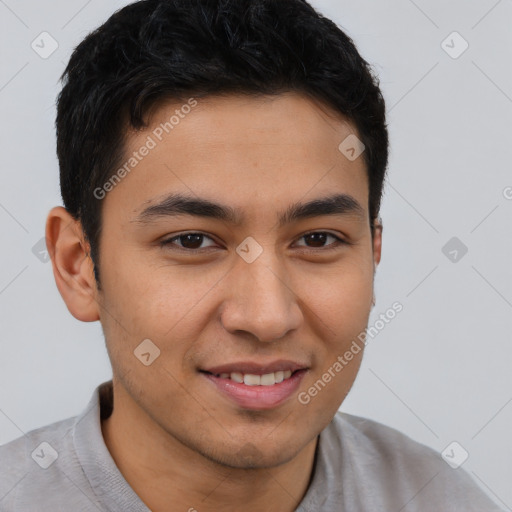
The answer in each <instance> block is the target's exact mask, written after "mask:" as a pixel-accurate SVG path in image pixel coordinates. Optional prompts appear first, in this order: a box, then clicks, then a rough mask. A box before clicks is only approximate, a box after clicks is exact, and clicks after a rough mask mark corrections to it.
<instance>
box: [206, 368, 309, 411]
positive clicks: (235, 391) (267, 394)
mask: <svg viewBox="0 0 512 512" xmlns="http://www.w3.org/2000/svg"><path fill="white" fill-rule="evenodd" d="M306 371H307V370H299V371H296V372H295V373H293V375H292V376H291V377H290V378H288V379H286V380H283V381H282V382H280V383H279V384H273V385H272V386H247V385H246V384H243V383H239V382H235V381H234V380H231V379H222V378H220V377H216V376H215V375H212V374H211V373H204V372H201V375H203V376H204V377H206V378H207V379H208V380H209V381H210V382H212V383H213V384H214V385H215V386H216V387H217V389H218V390H219V391H221V392H222V393H223V394H224V395H226V396H228V397H229V398H230V399H231V400H233V401H234V402H235V403H237V404H238V405H239V406H240V407H243V408H244V409H252V410H266V409H273V408H274V407H277V406H278V405H280V404H281V403H283V402H284V401H285V400H286V399H287V398H289V397H290V396H291V395H293V393H294V392H295V391H297V388H298V387H299V385H300V382H301V380H302V378H303V377H304V375H305V374H306Z"/></svg>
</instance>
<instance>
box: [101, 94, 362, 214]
mask: <svg viewBox="0 0 512 512" xmlns="http://www.w3.org/2000/svg"><path fill="white" fill-rule="evenodd" d="M354 135H358V134H357V130H356V128H355V126H354V125H353V124H352V123H350V122H349V121H348V120H346V119H345V118H343V116H341V115H339V114H335V113H334V112H333V111H332V110H330V109H329V108H328V107H326V106H325V105H323V104H322V103H319V102H317V101H314V100H311V99H309V98H307V97H305V96H303V95H300V94H298V93H286V94H280V95H276V96H257V97H254V96H245V95H244V96H240V95H239V96H235V95H231V96H217V97H207V98H204V99H194V98H188V99H185V100H184V101H182V102H176V101H173V102H165V103H161V104H160V105H159V106H158V107H157V108H155V109H154V110H153V112H152V114H151V116H150V118H149V125H148V127H147V128H146V129H144V130H142V131H138V132H131V133H129V134H128V136H127V139H126V148H125V160H124V162H123V163H122V164H121V166H124V168H125V171H126V172H124V173H122V174H123V175H124V177H123V179H122V180H120V182H119V183H118V184H116V186H115V187H114V189H113V190H112V191H111V192H109V194H108V196H107V202H109V203H113V202H115V203H116V205H117V206H118V207H119V208H121V209H124V210H126V209H129V210H130V212H131V214H136V213H140V212H141V211H143V210H144V209H145V208H147V207H148V205H151V204H153V203H154V202H156V201H158V200H159V199H161V198H162V197H163V196H165V195H166V194H169V193H176V192H177V193H181V194H186V195H188V196H197V197H201V198H205V199H214V198H219V197H222V198H224V203H226V199H227V200H228V201H227V202H229V203H230V204H231V205H232V206H233V208H237V209H244V210H252V211H253V213H256V212H258V211H259V212H260V213H262V209H265V208H268V207H269V206H273V205H276V207H277V208H278V209H279V210H280V211H281V210H282V209H283V206H285V207H286V206H287V203H288V202H289V200H290V199H291V200H293V202H297V201H299V200H300V199H304V200H311V199H314V198H315V197H321V196H325V195H327V194H332V193H333V192H339V193H347V194H350V195H352V196H354V197H355V199H356V200H357V201H358V202H360V203H361V205H362V206H363V207H364V208H366V207H367V198H368V195H367V194H368V190H367V176H366V166H365V163H364V160H363V157H362V155H361V156H360V157H359V158H356V159H355V160H350V159H348V158H347V157H346V156H345V154H344V153H343V152H342V151H340V144H342V142H343V141H344V140H345V139H346V138H347V137H349V136H352V137H354Z"/></svg>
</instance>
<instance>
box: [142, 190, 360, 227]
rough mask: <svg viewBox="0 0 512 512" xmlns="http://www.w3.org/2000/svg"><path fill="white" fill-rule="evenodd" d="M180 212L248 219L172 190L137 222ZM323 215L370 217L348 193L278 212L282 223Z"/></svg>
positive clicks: (238, 211) (228, 208) (233, 221)
mask: <svg viewBox="0 0 512 512" xmlns="http://www.w3.org/2000/svg"><path fill="white" fill-rule="evenodd" d="M178 215H192V216H195V217H205V218H211V219H217V220H222V221H225V222H229V223H231V224H235V225H239V224H241V223H242V222H243V220H244V215H243V212H242V210H241V209H239V208H233V207H231V206H227V205H223V204H220V203H215V202H213V201H210V200H208V199H204V198H196V197H190V196H186V195H183V194H170V195H168V196H166V197H165V198H164V199H163V200H162V201H161V202H159V203H157V204H153V205H150V206H148V207H147V208H145V209H144V210H143V211H142V212H141V213H140V214H139V215H138V216H137V217H136V218H135V219H134V222H137V223H142V224H145V223H149V222H152V221H154V220H158V219H159V218H162V217H163V218H165V217H173V216H178ZM322 215H342V216H354V217H356V218H358V219H359V220H364V219H365V218H366V212H365V210H364V208H363V207H362V206H361V204H360V203H359V202H358V201H357V200H356V199H355V198H354V197H352V196H350V195H348V194H336V195H332V196H328V197H323V198H318V199H314V200H312V201H309V202H307V203H294V204H292V205H290V206H289V207H288V208H287V209H286V211H284V212H281V213H280V214H279V215H278V219H279V220H278V226H279V227H283V226H285V225H287V224H291V223H293V222H296V221H299V220H301V219H307V218H311V217H318V216H322Z"/></svg>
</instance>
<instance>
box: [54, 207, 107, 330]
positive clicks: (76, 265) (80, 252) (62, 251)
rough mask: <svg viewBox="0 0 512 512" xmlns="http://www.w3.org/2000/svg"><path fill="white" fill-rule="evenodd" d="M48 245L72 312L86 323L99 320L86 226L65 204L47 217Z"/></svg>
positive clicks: (56, 280)
mask: <svg viewBox="0 0 512 512" xmlns="http://www.w3.org/2000/svg"><path fill="white" fill-rule="evenodd" d="M46 245H47V248H48V252H49V254H50V257H51V260H52V267H53V275H54V277H55V283H56V285H57V288H58V290H59V292H60V294H61V296H62V298H63V299H64V302H65V303H66V306H67V308H68V310H69V312H70V313H71V314H72V315H73V316H74V317H75V318H77V319H78V320H81V321H82V322H94V321H96V320H99V318H100V316H99V305H98V302H97V295H98V292H97V287H96V280H95V278H94V267H93V264H92V260H91V257H90V255H89V245H88V244H87V243H86V242H85V237H84V233H83V230H82V226H81V224H80V222H79V221H77V220H76V219H74V218H73V217H72V216H71V215H70V214H69V213H68V212H67V211H66V210H65V208H63V207H61V206H56V207H55V208H52V209H51V210H50V212H49V214H48V217H47V220H46Z"/></svg>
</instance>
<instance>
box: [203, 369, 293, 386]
mask: <svg viewBox="0 0 512 512" xmlns="http://www.w3.org/2000/svg"><path fill="white" fill-rule="evenodd" d="M298 371H300V370H295V371H291V370H280V371H277V372H270V373H265V374H263V375H258V374H255V373H241V372H231V373H211V372H208V371H204V370H202V373H206V374H207V375H212V376H214V377H217V378H218V379H228V380H232V381H234V382H237V383H239V384H245V385H246V386H274V385H275V384H280V383H281V382H283V381H286V380H288V379H290V378H291V377H292V375H293V374H295V373H297V372H298Z"/></svg>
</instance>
